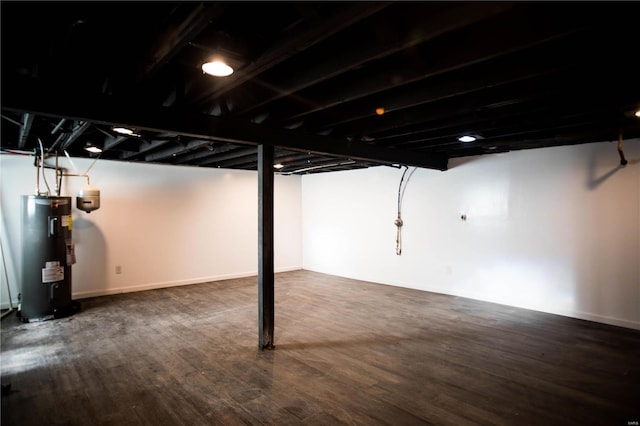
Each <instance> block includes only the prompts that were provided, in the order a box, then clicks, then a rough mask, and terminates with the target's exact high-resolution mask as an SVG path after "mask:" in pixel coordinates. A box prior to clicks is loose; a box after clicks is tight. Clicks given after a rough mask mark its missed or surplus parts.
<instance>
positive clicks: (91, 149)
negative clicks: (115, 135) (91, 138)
mask: <svg viewBox="0 0 640 426" xmlns="http://www.w3.org/2000/svg"><path fill="white" fill-rule="evenodd" d="M84 150H85V151H89V152H90V153H92V154H100V153H101V152H102V148H100V147H99V146H95V145H92V144H90V143H88V144H87V145H86V146H85V147H84Z"/></svg>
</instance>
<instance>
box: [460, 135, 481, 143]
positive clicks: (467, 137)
mask: <svg viewBox="0 0 640 426" xmlns="http://www.w3.org/2000/svg"><path fill="white" fill-rule="evenodd" d="M476 139H477V138H476V137H475V136H471V135H464V136H460V137H459V138H458V140H459V141H460V142H465V143H467V142H473V141H475V140H476Z"/></svg>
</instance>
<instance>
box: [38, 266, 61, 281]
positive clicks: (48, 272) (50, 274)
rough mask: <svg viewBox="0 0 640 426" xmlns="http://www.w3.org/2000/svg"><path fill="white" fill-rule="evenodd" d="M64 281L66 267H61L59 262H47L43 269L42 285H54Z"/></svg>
mask: <svg viewBox="0 0 640 426" xmlns="http://www.w3.org/2000/svg"><path fill="white" fill-rule="evenodd" d="M63 280H64V266H60V262H59V261H55V262H47V263H46V264H45V267H44V268H42V283H43V284H46V283H54V282H56V281H63Z"/></svg>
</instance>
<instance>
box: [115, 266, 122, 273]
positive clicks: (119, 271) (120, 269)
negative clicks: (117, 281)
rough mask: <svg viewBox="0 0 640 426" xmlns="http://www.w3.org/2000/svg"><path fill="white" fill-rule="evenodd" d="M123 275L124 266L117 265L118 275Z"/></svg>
mask: <svg viewBox="0 0 640 426" xmlns="http://www.w3.org/2000/svg"><path fill="white" fill-rule="evenodd" d="M121 273H122V266H120V265H116V274H121Z"/></svg>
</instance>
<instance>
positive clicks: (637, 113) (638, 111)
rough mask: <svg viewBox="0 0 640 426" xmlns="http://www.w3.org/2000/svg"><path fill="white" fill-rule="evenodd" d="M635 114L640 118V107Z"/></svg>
mask: <svg viewBox="0 0 640 426" xmlns="http://www.w3.org/2000/svg"><path fill="white" fill-rule="evenodd" d="M634 115H635V116H636V117H638V118H640V109H639V110H637V111H636V112H635V114H634Z"/></svg>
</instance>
